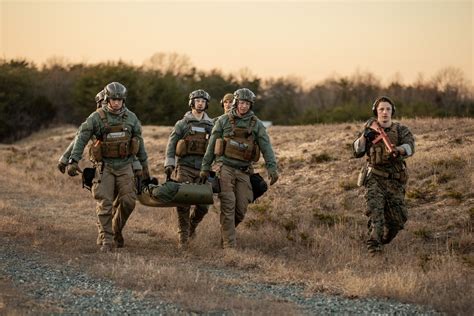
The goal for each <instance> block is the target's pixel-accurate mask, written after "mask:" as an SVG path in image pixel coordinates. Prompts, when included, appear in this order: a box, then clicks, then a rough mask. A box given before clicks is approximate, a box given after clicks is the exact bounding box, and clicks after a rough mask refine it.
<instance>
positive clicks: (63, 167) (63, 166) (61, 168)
mask: <svg viewBox="0 0 474 316" xmlns="http://www.w3.org/2000/svg"><path fill="white" fill-rule="evenodd" d="M66 167H67V164H65V163H63V162H58V169H59V171H60V172H61V173H65V172H66Z"/></svg>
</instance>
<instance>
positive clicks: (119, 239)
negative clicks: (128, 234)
mask: <svg viewBox="0 0 474 316" xmlns="http://www.w3.org/2000/svg"><path fill="white" fill-rule="evenodd" d="M114 242H115V246H116V247H117V248H123V246H124V245H125V240H124V239H123V235H122V232H115V233H114Z"/></svg>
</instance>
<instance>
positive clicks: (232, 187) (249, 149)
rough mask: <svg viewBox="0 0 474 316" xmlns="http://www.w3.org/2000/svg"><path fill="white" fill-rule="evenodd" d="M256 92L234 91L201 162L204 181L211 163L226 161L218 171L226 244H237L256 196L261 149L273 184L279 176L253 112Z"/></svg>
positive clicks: (214, 129) (228, 245) (268, 146)
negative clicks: (253, 174) (253, 179)
mask: <svg viewBox="0 0 474 316" xmlns="http://www.w3.org/2000/svg"><path fill="white" fill-rule="evenodd" d="M255 98H256V97H255V94H254V93H253V92H252V91H251V90H249V89H247V88H241V89H238V90H236V91H235V92H234V94H233V108H232V109H231V111H229V112H227V113H226V114H224V115H222V116H220V117H219V118H218V120H217V121H216V123H215V125H214V128H213V130H212V134H211V138H210V140H209V145H208V146H207V150H206V154H205V155H204V159H203V162H202V166H201V173H200V176H201V181H202V182H205V181H206V179H207V178H208V176H209V172H210V169H211V165H212V163H213V161H214V160H215V159H216V158H217V159H220V160H221V161H222V164H221V167H220V170H219V172H218V176H219V182H220V187H221V193H219V199H220V201H221V213H220V224H221V236H222V238H221V240H222V246H223V248H235V246H236V233H235V229H236V227H237V226H238V225H239V223H241V222H242V221H243V219H244V217H245V213H246V212H247V206H248V204H249V203H250V202H252V200H253V193H252V187H251V183H250V177H249V173H250V168H251V165H252V162H253V161H258V159H259V157H260V151H261V152H262V153H263V158H264V159H265V165H266V168H267V171H268V175H269V178H270V185H273V184H274V183H275V182H276V181H277V180H278V172H277V163H276V159H275V154H274V153H273V149H272V146H271V144H270V138H269V137H268V134H267V131H266V129H265V127H264V126H263V123H262V122H261V121H260V120H259V119H258V118H257V117H256V116H255V114H254V113H253V111H252V110H251V109H252V106H253V104H254V103H255Z"/></svg>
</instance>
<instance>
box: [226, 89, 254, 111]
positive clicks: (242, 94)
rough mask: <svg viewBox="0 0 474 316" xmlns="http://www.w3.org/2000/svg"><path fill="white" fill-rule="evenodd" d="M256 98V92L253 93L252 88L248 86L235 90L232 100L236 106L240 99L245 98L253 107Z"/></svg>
mask: <svg viewBox="0 0 474 316" xmlns="http://www.w3.org/2000/svg"><path fill="white" fill-rule="evenodd" d="M255 98H256V96H255V93H253V92H252V90H250V89H247V88H241V89H237V90H235V92H234V101H233V102H232V105H233V106H235V105H236V104H237V101H238V100H245V101H249V102H250V107H252V105H253V104H254V102H255Z"/></svg>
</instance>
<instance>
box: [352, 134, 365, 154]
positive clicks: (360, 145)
mask: <svg viewBox="0 0 474 316" xmlns="http://www.w3.org/2000/svg"><path fill="white" fill-rule="evenodd" d="M366 145H367V140H366V139H365V137H364V136H363V134H361V136H360V137H359V138H357V139H356V140H355V141H354V143H353V144H352V149H353V154H354V157H356V158H361V157H363V156H364V154H365V150H366Z"/></svg>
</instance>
